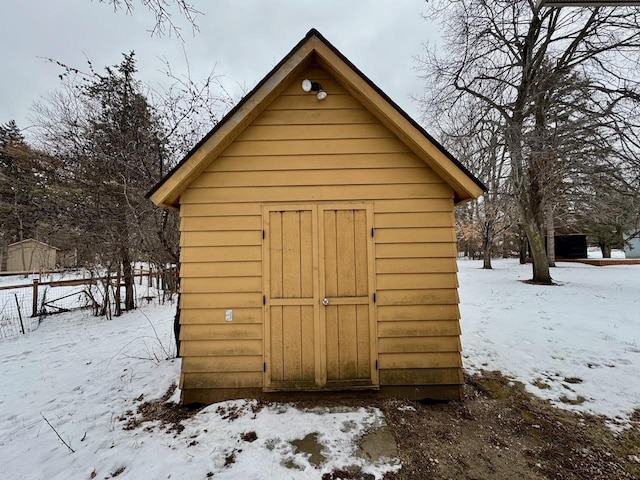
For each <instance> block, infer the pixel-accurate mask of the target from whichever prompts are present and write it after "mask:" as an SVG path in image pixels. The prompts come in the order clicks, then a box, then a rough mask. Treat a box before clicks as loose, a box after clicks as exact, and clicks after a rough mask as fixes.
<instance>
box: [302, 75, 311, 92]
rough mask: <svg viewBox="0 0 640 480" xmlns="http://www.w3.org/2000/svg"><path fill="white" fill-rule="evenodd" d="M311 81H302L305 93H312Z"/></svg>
mask: <svg viewBox="0 0 640 480" xmlns="http://www.w3.org/2000/svg"><path fill="white" fill-rule="evenodd" d="M311 86H312V83H311V80H309V79H308V78H305V79H304V80H302V90H304V91H305V92H310V91H311Z"/></svg>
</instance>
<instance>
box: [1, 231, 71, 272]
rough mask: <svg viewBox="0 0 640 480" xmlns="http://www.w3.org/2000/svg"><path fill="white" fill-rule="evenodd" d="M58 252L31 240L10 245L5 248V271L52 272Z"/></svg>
mask: <svg viewBox="0 0 640 480" xmlns="http://www.w3.org/2000/svg"><path fill="white" fill-rule="evenodd" d="M58 250H59V249H58V248H56V247H54V246H51V245H48V244H46V243H43V242H39V241H37V240H34V239H33V238H28V239H26V240H22V241H21V242H16V243H12V244H11V245H9V246H8V247H7V271H9V272H30V271H36V270H52V269H53V268H55V266H56V262H57V256H58Z"/></svg>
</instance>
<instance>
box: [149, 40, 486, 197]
mask: <svg viewBox="0 0 640 480" xmlns="http://www.w3.org/2000/svg"><path fill="white" fill-rule="evenodd" d="M312 60H313V61H315V62H316V63H318V64H319V65H320V66H321V67H322V68H324V69H325V70H327V71H328V72H329V73H330V74H332V75H333V76H334V77H335V79H336V80H337V81H338V82H339V83H340V84H341V85H342V86H343V87H344V88H345V89H346V90H347V91H348V92H349V93H350V94H351V95H352V96H353V97H354V98H356V99H357V100H358V101H359V102H360V103H362V104H363V105H364V106H365V108H366V109H367V110H369V111H370V112H371V113H372V114H373V115H374V116H375V117H376V118H377V119H378V120H380V122H381V123H382V124H384V125H385V126H386V127H387V128H389V130H391V131H392V132H393V133H394V134H395V135H396V136H397V137H398V138H399V139H400V140H401V141H402V142H403V143H404V144H405V145H407V147H409V149H410V150H411V151H413V152H414V153H415V154H416V155H417V156H418V157H420V158H421V159H422V160H423V161H424V162H425V163H426V164H427V165H428V166H429V167H431V168H432V169H433V170H434V171H435V172H436V173H437V174H438V175H440V176H441V177H442V178H443V179H444V180H445V181H446V182H447V183H448V184H449V186H451V188H452V189H453V190H454V192H455V194H454V201H455V203H456V204H460V203H464V202H467V201H470V200H474V199H475V198H478V197H479V196H480V195H482V193H483V191H486V190H487V189H486V187H485V186H484V185H483V184H482V182H480V180H478V179H477V178H475V177H474V176H473V175H472V174H471V172H469V170H467V169H466V168H465V166H464V165H462V164H461V163H460V162H459V161H458V160H456V159H455V158H454V157H453V155H451V154H450V153H449V152H447V151H446V150H445V148H444V147H443V146H442V145H440V144H439V143H438V142H437V141H436V140H435V139H434V138H433V137H431V135H429V134H428V133H427V132H426V131H425V130H424V129H423V128H422V127H421V126H420V125H418V123H417V122H416V121H415V120H413V119H412V118H411V117H410V116H409V115H408V114H407V113H406V112H405V111H404V110H402V109H401V108H400V107H399V106H398V105H397V104H396V103H395V102H393V100H391V99H390V98H389V97H388V96H387V95H386V94H385V93H384V92H383V91H382V90H380V88H378V86H377V85H375V84H374V83H373V82H372V81H371V80H370V79H369V78H367V77H366V76H365V75H364V74H363V73H362V72H361V71H360V70H358V68H356V66H355V65H353V64H352V63H351V62H350V61H349V60H348V59H347V58H346V57H345V56H344V55H342V53H340V52H339V51H338V50H337V49H336V48H335V47H334V46H333V45H332V44H331V43H329V41H328V40H327V39H325V38H324V37H323V36H322V35H321V34H320V32H318V31H317V30H316V29H311V30H309V32H308V33H307V35H306V36H305V37H304V38H303V39H302V40H301V41H300V42H299V43H298V44H297V45H296V46H295V47H294V48H293V49H292V50H291V51H290V52H289V54H287V56H285V57H284V58H283V59H282V60H281V61H280V62H279V63H278V64H277V65H276V66H275V67H274V68H273V69H272V70H271V71H270V72H269V73H268V74H267V75H266V76H265V77H264V78H263V79H262V80H261V81H260V82H259V83H258V84H257V85H256V86H255V88H254V89H253V90H251V92H249V93H248V94H247V95H246V96H245V97H244V98H243V99H242V100H241V101H240V102H239V103H238V104H237V105H236V106H235V107H234V108H233V109H232V110H231V111H229V113H227V114H226V115H225V116H224V118H222V120H220V122H218V123H217V124H216V126H215V127H214V128H213V129H212V130H211V131H210V132H209V133H208V134H207V135H206V136H205V137H204V138H203V139H202V140H201V141H200V142H199V143H198V144H197V145H196V146H195V147H194V148H193V149H192V150H191V151H190V152H189V153H188V154H187V155H186V156H185V157H184V158H183V159H182V161H180V163H178V164H177V165H176V166H175V167H174V168H173V169H172V170H171V171H170V172H169V173H168V174H167V175H166V176H165V177H164V178H163V179H162V180H161V181H160V182H159V183H158V184H157V185H156V186H155V187H153V189H151V191H149V193H147V198H150V199H151V200H152V201H153V202H154V203H155V204H156V205H159V206H163V207H167V208H177V207H178V202H179V198H180V195H181V194H182V193H183V192H184V191H185V190H186V188H187V187H188V186H189V184H190V183H191V182H192V181H193V180H195V179H196V178H197V177H198V176H199V175H200V173H202V172H203V171H204V169H205V168H206V167H207V166H208V165H209V163H210V162H211V161H212V160H213V159H214V158H215V157H216V156H218V155H219V154H220V153H221V152H222V151H223V150H224V149H225V148H226V147H228V146H229V145H230V144H231V143H232V142H233V140H234V139H235V138H236V137H237V136H238V135H239V134H240V133H241V132H242V131H243V130H244V129H245V128H246V127H247V126H249V124H251V122H252V121H253V120H255V118H256V117H257V116H258V115H259V114H260V113H262V111H263V110H264V109H265V108H266V107H267V106H268V105H269V104H270V103H271V102H272V101H273V100H274V99H275V98H277V97H278V95H279V94H280V93H281V92H282V91H283V90H284V89H285V88H286V87H287V85H288V84H289V83H290V81H291V80H292V79H293V78H295V77H296V76H297V75H298V74H300V73H301V72H302V71H303V70H304V69H305V68H306V67H307V66H308V65H309V64H310V63H311V62H312ZM329 93H331V92H329Z"/></svg>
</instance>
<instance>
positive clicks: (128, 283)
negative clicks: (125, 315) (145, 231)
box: [121, 245, 136, 310]
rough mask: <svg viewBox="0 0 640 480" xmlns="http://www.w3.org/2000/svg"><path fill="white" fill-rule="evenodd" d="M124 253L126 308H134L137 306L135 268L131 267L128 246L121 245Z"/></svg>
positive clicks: (123, 268)
mask: <svg viewBox="0 0 640 480" xmlns="http://www.w3.org/2000/svg"><path fill="white" fill-rule="evenodd" d="M121 255H122V273H123V280H124V309H125V310H133V309H135V308H136V304H135V299H134V293H133V283H134V278H133V269H132V268H131V259H130V258H129V249H128V248H127V247H126V246H124V245H123V246H122V247H121Z"/></svg>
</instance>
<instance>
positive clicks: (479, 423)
mask: <svg viewBox="0 0 640 480" xmlns="http://www.w3.org/2000/svg"><path fill="white" fill-rule="evenodd" d="M174 389H175V386H172V388H171V389H170V390H169V391H167V393H166V394H165V395H164V396H163V397H162V398H161V399H158V400H156V401H151V402H144V403H141V404H140V405H139V406H138V408H137V413H135V414H134V413H133V412H132V411H129V412H127V413H125V415H123V416H122V417H121V418H120V420H122V421H125V422H126V423H125V425H124V427H123V428H125V429H135V428H139V427H142V426H143V424H145V423H149V422H150V423H152V424H153V425H154V426H155V425H157V424H158V422H159V428H160V429H165V430H166V432H167V433H172V432H173V433H174V435H176V436H177V435H179V434H180V432H182V430H183V429H184V427H183V426H182V423H181V422H182V420H184V419H186V418H190V417H192V416H193V415H195V414H197V412H198V411H199V410H200V409H201V407H189V406H181V405H176V404H174V403H171V402H169V401H168V400H169V398H170V397H171V395H172V394H173V391H174ZM136 400H137V401H142V398H138V399H136ZM269 403H270V402H266V401H260V402H258V404H257V405H256V406H255V408H256V409H258V410H259V409H261V408H262V407H263V406H265V405H268V404H269ZM332 405H333V406H336V405H342V406H353V407H361V406H373V407H378V408H380V409H381V410H382V411H383V412H384V414H385V417H386V419H387V423H388V428H389V430H390V432H391V433H392V434H393V437H394V438H395V441H396V444H397V455H398V456H399V457H400V459H401V461H402V469H401V470H400V471H398V472H395V473H388V474H387V475H386V476H385V479H388V480H393V479H395V480H405V479H406V480H409V479H411V480H415V479H423V478H424V479H427V478H428V479H434V480H438V479H442V480H444V479H456V480H458V479H460V480H462V479H469V480H471V479H483V480H484V479H489V478H491V479H494V480H503V479H504V480H506V479H509V480H511V479H514V478H518V479H523V480H538V479H545V480H547V479H548V480H556V479H557V480H560V479H562V480H583V479H589V480H630V479H631V480H632V479H640V409H639V410H637V411H636V412H635V413H634V414H633V415H632V416H631V422H630V426H629V427H627V428H625V429H623V430H622V431H620V432H619V433H615V432H614V431H613V430H611V429H610V428H609V427H608V426H607V425H606V419H605V418H602V417H597V416H592V415H584V414H579V413H573V412H569V411H566V410H562V409H558V408H556V407H553V406H552V405H551V404H550V403H549V402H547V401H544V400H541V399H538V398H536V397H534V396H532V395H531V394H529V393H527V392H526V391H525V390H524V387H523V386H522V385H521V384H519V383H517V382H511V381H510V380H509V379H508V378H505V377H504V376H502V375H501V374H500V373H498V372H484V373H483V375H481V376H473V377H468V378H466V382H465V386H464V400H463V401H461V402H440V403H419V402H410V401H406V400H399V399H391V400H376V399H371V398H366V399H362V398H360V399H348V398H347V399H342V400H333V401H318V402H309V401H306V402H300V403H299V406H300V407H301V408H308V407H313V406H332ZM217 412H218V413H219V414H220V415H221V416H223V418H228V419H229V421H233V420H234V419H235V418H236V417H237V412H235V411H233V407H232V406H231V407H227V406H222V405H221V406H220V407H219V410H218V411H217ZM146 428H147V429H149V428H150V429H153V428H154V427H153V426H152V427H149V426H147V427H146ZM251 433H254V432H247V433H246V435H247V441H251V439H253V436H251ZM254 435H255V433H254ZM394 453H395V450H394ZM229 461H230V463H232V462H233V461H235V459H233V458H230V459H229ZM322 478H323V480H335V479H338V478H342V479H362V480H365V479H366V480H368V479H370V478H371V476H370V475H368V474H363V473H361V472H359V471H348V470H344V471H343V470H340V471H334V472H331V473H327V474H324V475H323V477H322Z"/></svg>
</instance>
